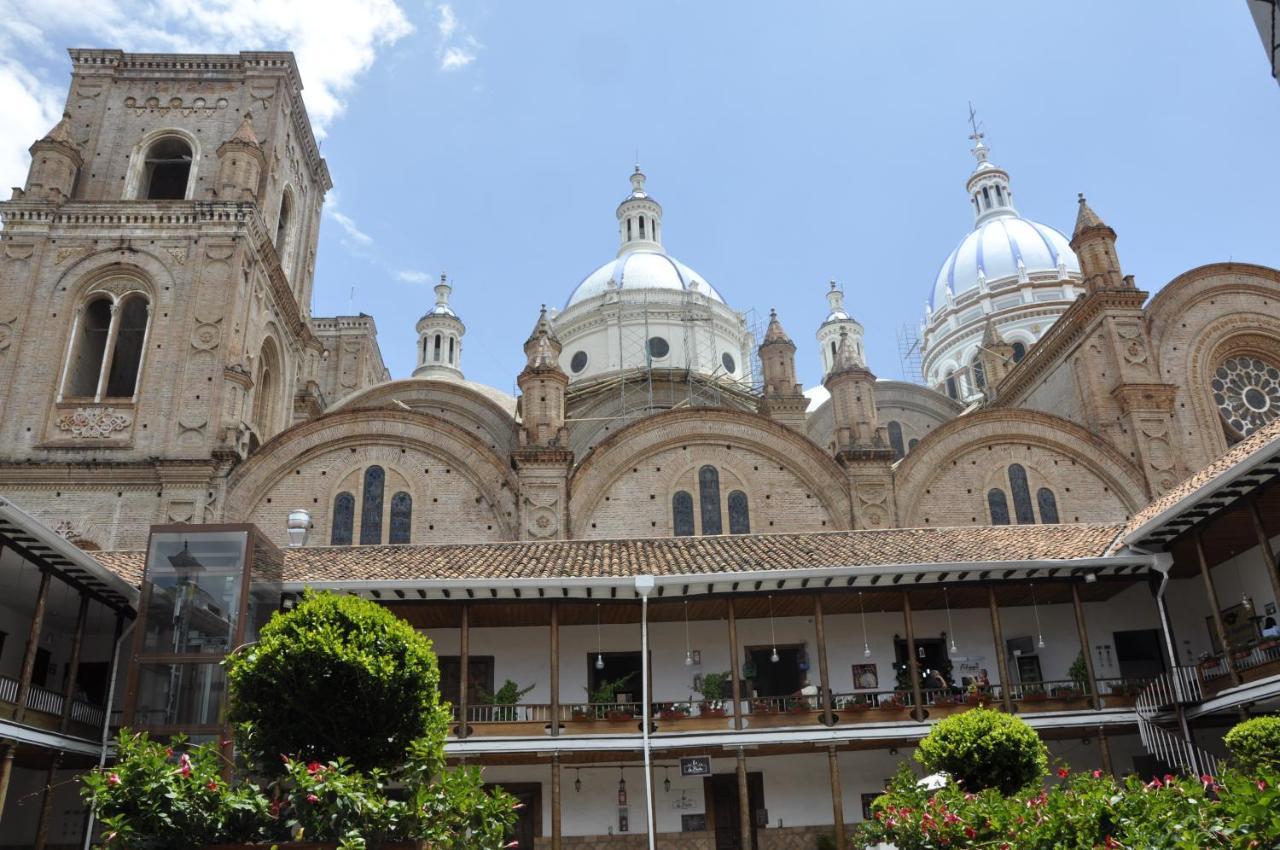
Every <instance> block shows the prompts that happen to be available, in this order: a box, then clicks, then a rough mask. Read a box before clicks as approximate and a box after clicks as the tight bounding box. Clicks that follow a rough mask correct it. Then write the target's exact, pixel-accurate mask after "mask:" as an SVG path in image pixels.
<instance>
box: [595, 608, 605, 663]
mask: <svg viewBox="0 0 1280 850" xmlns="http://www.w3.org/2000/svg"><path fill="white" fill-rule="evenodd" d="M596 669H597V670H603V669H604V653H603V652H601V643H600V603H599V602H597V603H596Z"/></svg>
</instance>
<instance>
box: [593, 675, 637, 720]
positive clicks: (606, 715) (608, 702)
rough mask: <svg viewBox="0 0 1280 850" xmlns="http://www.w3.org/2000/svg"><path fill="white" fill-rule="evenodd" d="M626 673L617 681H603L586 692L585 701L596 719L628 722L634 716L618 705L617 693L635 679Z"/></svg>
mask: <svg viewBox="0 0 1280 850" xmlns="http://www.w3.org/2000/svg"><path fill="white" fill-rule="evenodd" d="M635 675H636V674H635V673H634V672H632V673H628V674H627V675H625V676H623V677H621V678H619V679H605V680H604V681H601V682H599V683H598V684H597V685H596V689H595V690H594V691H593V690H590V689H586V690H587V699H589V700H590V701H591V706H592V708H593V709H594V710H595V716H596V719H597V720H599V719H602V718H603V719H605V720H611V721H621V720H630V719H631V718H632V717H633V716H634V715H633V713H632V712H631V711H629V710H627V709H626V708H624V707H623V706H622V705H620V704H619V703H618V691H620V690H622V689H623V688H625V687H626V686H627V684H628V683H629V682H630V681H631V680H632V679H633V678H634V677H635Z"/></svg>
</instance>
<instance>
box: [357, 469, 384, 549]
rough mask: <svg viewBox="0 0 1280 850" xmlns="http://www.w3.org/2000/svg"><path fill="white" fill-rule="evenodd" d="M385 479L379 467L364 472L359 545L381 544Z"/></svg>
mask: <svg viewBox="0 0 1280 850" xmlns="http://www.w3.org/2000/svg"><path fill="white" fill-rule="evenodd" d="M386 478H387V474H386V472H384V471H383V469H382V467H380V466H371V467H369V468H368V469H366V470H365V471H364V499H363V501H361V503H360V504H361V506H362V507H361V510H360V545H361V546H369V545H377V544H378V543H381V542H382V485H383V484H384V483H385V481H386Z"/></svg>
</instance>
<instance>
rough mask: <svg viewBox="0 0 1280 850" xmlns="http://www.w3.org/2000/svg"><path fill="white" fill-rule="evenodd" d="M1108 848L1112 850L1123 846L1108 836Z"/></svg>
mask: <svg viewBox="0 0 1280 850" xmlns="http://www.w3.org/2000/svg"><path fill="white" fill-rule="evenodd" d="M1106 846H1107V848H1108V850H1110V848H1114V847H1119V846H1121V845H1120V842H1119V841H1116V840H1115V839H1114V838H1112V837H1111V836H1110V835H1108V836H1107V845H1106Z"/></svg>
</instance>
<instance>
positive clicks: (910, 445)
mask: <svg viewBox="0 0 1280 850" xmlns="http://www.w3.org/2000/svg"><path fill="white" fill-rule="evenodd" d="M918 442H920V441H919V440H917V439H915V438H914V437H913V438H912V439H911V440H910V442H908V443H907V453H908V454H910V453H911V452H912V451H914V450H915V447H916V443H918Z"/></svg>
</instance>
